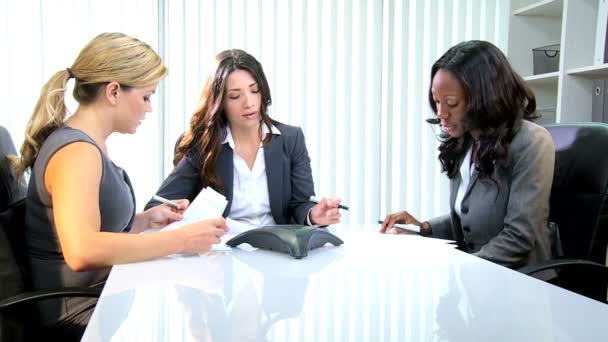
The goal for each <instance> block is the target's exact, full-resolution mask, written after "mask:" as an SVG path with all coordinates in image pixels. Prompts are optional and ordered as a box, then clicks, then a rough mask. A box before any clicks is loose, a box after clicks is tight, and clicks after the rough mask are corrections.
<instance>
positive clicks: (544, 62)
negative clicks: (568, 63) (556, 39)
mask: <svg viewBox="0 0 608 342" xmlns="http://www.w3.org/2000/svg"><path fill="white" fill-rule="evenodd" d="M532 57H533V62H534V63H533V65H534V75H539V74H545V73H548V72H554V71H557V70H559V44H554V45H548V46H543V47H539V48H536V49H532Z"/></svg>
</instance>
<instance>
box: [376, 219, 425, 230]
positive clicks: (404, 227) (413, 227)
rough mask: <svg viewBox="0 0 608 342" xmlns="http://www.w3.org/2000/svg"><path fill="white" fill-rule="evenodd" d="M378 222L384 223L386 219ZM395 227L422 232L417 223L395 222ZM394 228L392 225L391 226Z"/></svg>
mask: <svg viewBox="0 0 608 342" xmlns="http://www.w3.org/2000/svg"><path fill="white" fill-rule="evenodd" d="M378 223H380V224H383V223H384V221H382V220H378ZM393 227H394V228H401V229H406V230H409V231H412V232H416V233H420V227H419V226H417V225H415V224H401V223H395V224H394V225H393ZM391 228H392V227H391Z"/></svg>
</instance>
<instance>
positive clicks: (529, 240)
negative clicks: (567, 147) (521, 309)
mask: <svg viewBox="0 0 608 342" xmlns="http://www.w3.org/2000/svg"><path fill="white" fill-rule="evenodd" d="M554 160H555V147H554V146H553V141H552V139H551V136H550V135H549V133H548V132H547V130H546V129H544V128H543V127H541V126H539V125H537V124H534V123H532V122H529V121H524V122H523V124H522V127H521V129H520V130H519V131H518V132H517V133H516V135H515V137H514V138H513V141H512V142H511V144H510V145H509V160H508V163H507V166H506V167H496V168H495V170H494V174H493V179H494V180H495V181H496V183H494V182H492V181H491V180H489V179H483V180H480V179H478V178H477V176H478V175H477V172H476V171H474V172H473V174H472V176H471V180H470V182H469V186H468V188H467V190H466V192H465V195H464V198H463V200H462V205H461V211H462V217H458V215H457V214H456V212H455V211H454V202H455V201H456V194H457V193H458V187H459V186H460V182H461V177H460V174H458V175H456V176H455V177H454V178H453V179H451V180H450V214H448V215H444V216H441V217H438V218H435V219H432V220H429V221H428V222H429V223H430V224H431V228H432V230H433V236H435V237H439V238H445V239H451V240H456V241H458V242H459V245H460V246H461V247H462V248H463V249H464V250H466V251H467V252H470V253H473V254H475V255H477V256H479V257H482V258H484V259H487V260H490V261H493V262H496V263H498V264H501V265H504V266H507V267H519V266H524V265H527V264H530V263H536V262H540V261H543V260H547V259H549V258H550V257H551V247H550V246H551V242H550V237H549V236H550V234H549V228H548V218H549V195H550V192H551V184H552V181H553V167H554ZM460 162H461V163H462V160H461V161H460Z"/></svg>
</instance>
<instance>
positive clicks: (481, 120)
mask: <svg viewBox="0 0 608 342" xmlns="http://www.w3.org/2000/svg"><path fill="white" fill-rule="evenodd" d="M440 69H444V70H448V71H450V72H452V73H453V74H454V76H455V77H456V78H458V80H459V81H460V84H461V85H462V87H463V88H464V91H465V94H466V97H467V103H468V108H467V110H466V113H465V117H464V121H465V122H464V123H465V126H466V128H468V129H469V130H472V129H477V130H479V131H480V132H481V134H480V137H479V146H478V147H477V151H476V152H475V153H476V159H477V164H478V165H477V168H478V170H479V176H480V178H485V177H488V176H491V175H492V173H493V172H494V166H495V164H496V165H497V166H498V165H502V164H503V162H505V161H507V160H508V151H509V144H510V143H511V141H512V140H513V137H514V136H515V134H516V133H517V131H518V130H519V128H520V126H521V124H522V120H534V119H536V118H538V115H537V114H536V98H535V96H534V93H533V92H532V90H531V89H530V88H529V87H528V86H527V85H526V83H525V82H524V81H523V79H522V78H521V77H520V76H519V75H518V74H517V73H516V72H515V71H514V70H513V68H512V67H511V65H510V64H509V62H508V61H507V58H506V57H505V55H504V54H503V53H502V52H501V51H500V49H498V48H497V47H496V46H494V45H493V44H492V43H489V42H486V41H480V40H471V41H466V42H462V43H460V44H457V45H455V46H453V47H452V48H450V49H449V50H448V51H447V52H446V53H445V54H444V55H443V56H441V58H439V60H437V62H435V64H433V67H432V68H431V86H429V93H428V98H429V104H430V106H431V109H432V110H433V112H435V114H437V105H436V104H435V101H434V99H433V93H432V91H431V90H432V89H431V88H432V83H433V78H434V77H435V74H436V73H437V72H438V71H439V70H440ZM427 122H429V123H431V124H439V123H440V122H439V119H437V118H431V119H428V120H427ZM440 139H441V144H440V146H439V161H440V162H441V165H442V169H443V171H445V172H446V173H447V175H448V177H449V178H453V177H455V176H456V175H457V174H458V161H459V160H460V159H461V158H462V156H464V155H465V154H466V151H467V148H468V146H469V143H470V142H471V139H472V137H471V136H470V134H468V133H467V134H464V135H463V136H461V137H458V138H452V137H450V136H449V135H448V134H446V133H443V134H441V135H440Z"/></svg>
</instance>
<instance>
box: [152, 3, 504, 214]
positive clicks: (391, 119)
mask: <svg viewBox="0 0 608 342" xmlns="http://www.w3.org/2000/svg"><path fill="white" fill-rule="evenodd" d="M160 6H161V7H162V9H161V10H160V12H162V13H163V15H162V16H161V20H162V25H161V27H162V28H163V30H164V32H160V33H159V34H160V35H161V36H165V37H167V39H166V41H165V42H166V45H165V46H164V49H163V51H162V52H163V53H164V58H165V61H166V62H167V64H168V66H169V68H170V70H171V75H170V76H169V78H168V79H167V81H166V82H165V97H164V101H165V102H164V104H163V108H162V111H163V112H164V113H165V115H164V117H163V120H164V125H163V129H164V132H163V133H164V134H163V136H164V145H165V154H166V157H165V158H164V167H163V172H164V173H165V174H166V172H169V171H170V169H171V167H172V164H171V158H170V156H171V155H172V149H173V145H174V142H175V139H176V138H177V137H178V136H179V135H180V134H181V133H182V132H183V131H184V129H185V127H186V125H187V123H188V120H189V119H190V116H191V113H192V112H193V110H194V108H195V107H196V104H197V101H198V97H199V95H200V91H201V87H202V84H203V82H204V79H205V77H206V75H207V72H208V68H209V66H210V65H211V61H212V59H213V56H214V55H215V54H216V53H218V52H220V51H223V50H225V49H230V48H241V49H244V50H246V51H248V52H249V53H251V54H252V55H254V56H255V57H256V58H257V59H258V60H259V61H260V62H261V63H262V65H263V67H264V71H265V73H266V76H267V78H268V82H269V83H270V88H271V92H272V97H273V104H272V106H271V107H270V115H271V117H273V118H274V119H276V120H278V121H281V122H283V123H287V124H291V125H297V126H300V127H302V129H303V130H304V134H305V137H306V144H307V147H308V151H309V154H310V158H311V160H312V169H313V178H314V181H315V190H316V192H317V194H319V195H322V196H338V197H341V198H342V199H343V202H344V203H345V204H346V205H349V206H350V208H351V210H350V211H348V212H344V213H343V221H344V222H357V223H361V222H366V223H371V222H375V221H376V220H378V219H380V218H384V216H385V215H387V214H388V213H391V212H395V211H398V210H403V209H407V210H409V211H411V212H412V213H413V214H414V215H416V216H418V217H419V218H420V219H428V218H431V217H433V216H435V215H439V214H443V213H447V211H448V196H447V192H448V187H447V179H446V177H445V175H444V174H442V173H441V172H440V171H441V170H440V165H439V163H438V161H437V153H436V150H437V147H438V141H437V139H436V134H437V133H438V132H437V128H433V127H432V126H431V125H429V124H428V123H426V122H425V119H427V118H429V117H432V115H433V113H432V112H431V111H430V108H429V105H428V100H427V92H428V87H429V81H430V80H429V73H430V67H431V65H432V63H433V62H434V61H435V60H436V59H437V58H438V57H440V56H441V55H442V54H443V53H444V52H445V51H446V50H447V49H448V48H449V47H450V46H452V45H454V44H456V43H458V42H461V41H464V40H469V39H482V40H488V41H490V42H493V43H494V44H496V45H497V46H498V47H500V48H502V49H503V50H504V49H505V48H506V46H507V29H508V10H509V2H508V1H484V0H460V1H459V0H454V1H450V0H430V1H400V0H383V1H379V0H378V1H374V0H352V1H350V0H331V1H323V0H308V1H300V0H274V1H267V0H207V1H198V2H194V1H161V2H160Z"/></svg>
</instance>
